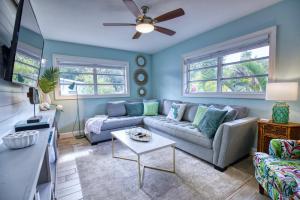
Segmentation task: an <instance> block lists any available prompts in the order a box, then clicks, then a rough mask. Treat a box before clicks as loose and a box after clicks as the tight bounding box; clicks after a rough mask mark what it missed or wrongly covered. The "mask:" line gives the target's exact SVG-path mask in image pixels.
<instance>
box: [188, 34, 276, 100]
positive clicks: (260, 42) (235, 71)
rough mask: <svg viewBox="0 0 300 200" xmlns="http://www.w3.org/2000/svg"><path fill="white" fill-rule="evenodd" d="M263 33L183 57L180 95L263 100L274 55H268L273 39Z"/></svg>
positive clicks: (270, 76)
mask: <svg viewBox="0 0 300 200" xmlns="http://www.w3.org/2000/svg"><path fill="white" fill-rule="evenodd" d="M268 31H270V29H268ZM272 31H273V29H271V33H272ZM266 32H267V30H265V31H263V32H262V31H261V32H257V33H255V35H256V36H255V37H253V34H251V35H247V36H244V37H242V38H238V39H234V40H231V41H228V42H226V43H222V44H220V45H215V46H213V47H209V48H207V49H206V50H202V51H201V50H200V51H197V52H193V53H192V54H191V55H188V56H185V57H184V74H183V80H184V82H183V94H184V95H185V96H203V97H207V96H216V97H218V96H219V97H224V96H225V97H246V98H264V95H265V90H266V84H267V82H268V79H269V78H272V72H273V69H272V68H273V66H272V65H274V61H273V60H274V56H273V55H274V53H273V52H272V51H271V48H274V44H271V40H273V39H274V38H272V39H271V33H269V32H268V33H266ZM273 34H274V33H273ZM272 37H274V35H272ZM271 46H272V47H271ZM270 52H271V53H270ZM271 56H272V58H271ZM271 61H272V62H271Z"/></svg>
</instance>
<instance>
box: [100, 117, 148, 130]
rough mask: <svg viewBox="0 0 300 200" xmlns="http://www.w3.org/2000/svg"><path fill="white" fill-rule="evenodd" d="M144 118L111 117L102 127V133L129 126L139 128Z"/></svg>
mask: <svg viewBox="0 0 300 200" xmlns="http://www.w3.org/2000/svg"><path fill="white" fill-rule="evenodd" d="M143 118H144V117H143V116H135V117H129V116H122V117H109V118H108V119H106V120H105V121H104V122H103V125H102V127H101V130H102V131H105V130H111V129H117V128H123V127H129V126H138V125H142V124H143Z"/></svg>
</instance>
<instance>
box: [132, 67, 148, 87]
mask: <svg viewBox="0 0 300 200" xmlns="http://www.w3.org/2000/svg"><path fill="white" fill-rule="evenodd" d="M134 81H135V83H136V84H138V85H145V84H146V83H147V82H148V74H147V72H146V71H145V70H143V69H137V70H135V72H134Z"/></svg>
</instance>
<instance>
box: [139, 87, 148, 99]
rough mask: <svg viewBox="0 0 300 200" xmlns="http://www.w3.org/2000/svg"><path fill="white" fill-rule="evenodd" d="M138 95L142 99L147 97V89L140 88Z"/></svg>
mask: <svg viewBox="0 0 300 200" xmlns="http://www.w3.org/2000/svg"><path fill="white" fill-rule="evenodd" d="M138 95H139V96H140V97H144V96H146V95H147V90H146V88H144V87H139V88H138Z"/></svg>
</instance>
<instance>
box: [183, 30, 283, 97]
mask: <svg viewBox="0 0 300 200" xmlns="http://www.w3.org/2000/svg"><path fill="white" fill-rule="evenodd" d="M276 30H277V27H276V26H272V27H269V28H266V29H263V30H260V31H257V32H254V33H250V34H247V35H244V36H241V37H238V38H235V39H231V40H227V41H225V42H222V43H219V44H215V45H211V46H208V47H205V48H201V49H198V50H196V51H193V52H190V53H187V54H184V55H182V79H181V80H182V83H181V87H182V88H181V91H182V96H183V97H204V98H205V97H217V98H221V97H223V98H245V99H264V98H265V93H255V92H221V88H219V87H222V84H218V83H221V79H222V74H221V73H222V67H223V65H222V62H220V61H219V62H218V65H217V92H199V93H189V92H187V91H186V89H187V85H188V81H189V78H188V75H189V74H188V66H187V65H186V64H185V60H187V59H191V58H196V57H206V56H208V55H210V54H213V53H217V52H219V51H226V50H228V49H231V48H238V47H239V46H242V45H243V44H251V42H252V43H255V41H257V38H260V37H262V36H266V35H268V37H269V73H268V81H269V82H271V81H274V80H275V73H274V72H275V68H276ZM218 58H220V56H219V57H218ZM208 59H209V58H208Z"/></svg>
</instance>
